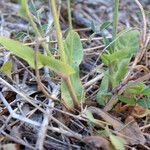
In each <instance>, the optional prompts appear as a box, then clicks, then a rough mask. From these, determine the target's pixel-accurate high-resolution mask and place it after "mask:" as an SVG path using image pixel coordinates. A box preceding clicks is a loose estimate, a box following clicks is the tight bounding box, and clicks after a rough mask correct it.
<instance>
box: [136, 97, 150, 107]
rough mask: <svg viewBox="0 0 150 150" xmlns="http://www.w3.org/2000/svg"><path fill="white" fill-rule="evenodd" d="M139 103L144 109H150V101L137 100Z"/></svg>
mask: <svg viewBox="0 0 150 150" xmlns="http://www.w3.org/2000/svg"><path fill="white" fill-rule="evenodd" d="M137 103H138V104H139V105H140V106H142V107H144V108H150V99H147V100H145V99H140V100H137Z"/></svg>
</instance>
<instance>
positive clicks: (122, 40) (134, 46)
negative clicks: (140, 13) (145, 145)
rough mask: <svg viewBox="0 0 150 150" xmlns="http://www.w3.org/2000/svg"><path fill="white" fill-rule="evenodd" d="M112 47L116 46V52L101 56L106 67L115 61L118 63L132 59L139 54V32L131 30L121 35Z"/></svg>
mask: <svg viewBox="0 0 150 150" xmlns="http://www.w3.org/2000/svg"><path fill="white" fill-rule="evenodd" d="M111 45H115V47H114V52H113V53H111V54H110V53H108V54H103V55H101V59H102V60H105V61H104V63H105V64H106V65H108V64H109V63H111V62H113V61H116V62H118V61H119V60H121V59H123V58H131V57H132V56H133V54H135V53H136V52H137V50H138V49H139V31H138V30H130V31H128V32H124V33H120V34H118V37H117V39H116V41H115V42H114V43H112V44H111ZM111 45H110V46H111ZM106 60H107V61H106Z"/></svg>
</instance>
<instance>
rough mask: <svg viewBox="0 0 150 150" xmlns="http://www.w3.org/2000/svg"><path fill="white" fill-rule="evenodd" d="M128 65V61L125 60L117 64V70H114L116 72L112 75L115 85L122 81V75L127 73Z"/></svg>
mask: <svg viewBox="0 0 150 150" xmlns="http://www.w3.org/2000/svg"><path fill="white" fill-rule="evenodd" d="M128 63H129V59H128V58H125V59H122V60H121V61H120V62H119V63H118V64H117V69H116V71H115V72H114V74H113V78H114V82H115V85H117V84H118V83H119V82H120V81H121V80H122V79H123V77H124V75H125V74H126V73H127V70H128V68H127V66H128Z"/></svg>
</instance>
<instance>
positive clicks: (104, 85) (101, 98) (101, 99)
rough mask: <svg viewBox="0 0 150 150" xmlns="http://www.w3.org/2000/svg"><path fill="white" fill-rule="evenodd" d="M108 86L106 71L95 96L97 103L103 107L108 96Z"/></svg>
mask: <svg viewBox="0 0 150 150" xmlns="http://www.w3.org/2000/svg"><path fill="white" fill-rule="evenodd" d="M108 85H109V77H108V71H106V73H105V75H104V77H103V79H102V81H101V85H100V87H99V91H98V93H97V96H96V100H97V102H98V103H99V104H100V105H103V106H104V105H105V102H106V100H107V98H108V96H110V95H109V94H108Z"/></svg>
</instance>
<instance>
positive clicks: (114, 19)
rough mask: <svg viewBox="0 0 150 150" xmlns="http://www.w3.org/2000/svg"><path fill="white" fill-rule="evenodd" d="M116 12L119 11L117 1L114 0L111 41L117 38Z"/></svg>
mask: <svg viewBox="0 0 150 150" xmlns="http://www.w3.org/2000/svg"><path fill="white" fill-rule="evenodd" d="M118 10H119V0H114V11H113V40H115V38H116V36H117V26H118Z"/></svg>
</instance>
